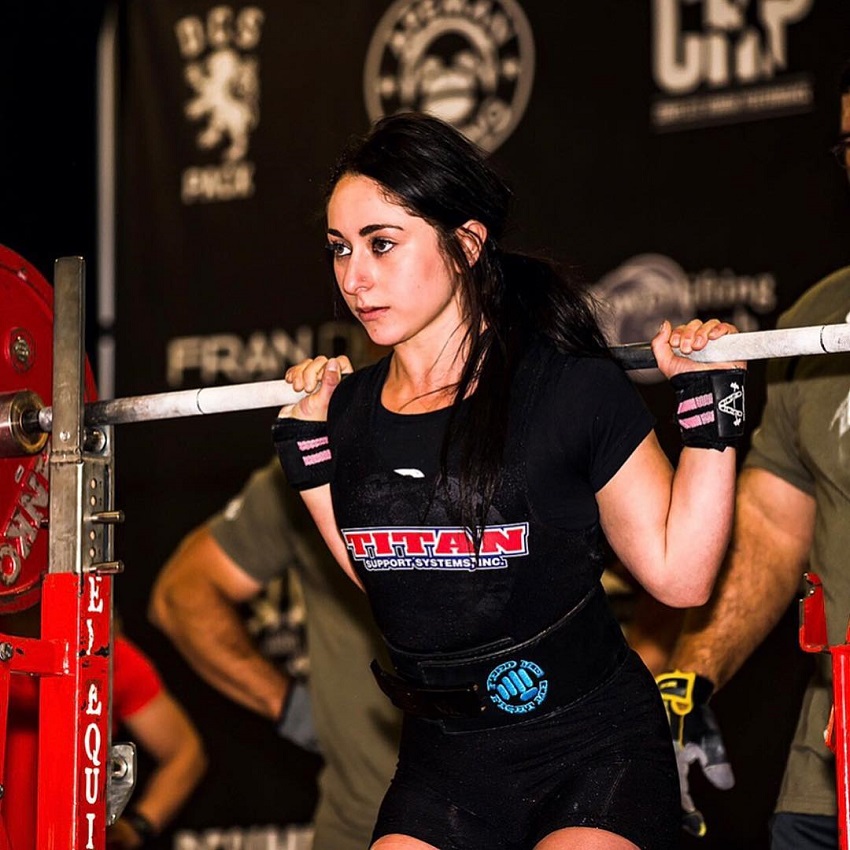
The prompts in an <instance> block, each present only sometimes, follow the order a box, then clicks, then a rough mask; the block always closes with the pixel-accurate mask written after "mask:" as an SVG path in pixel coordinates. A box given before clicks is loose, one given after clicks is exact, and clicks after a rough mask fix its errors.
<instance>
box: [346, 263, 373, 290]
mask: <svg viewBox="0 0 850 850" xmlns="http://www.w3.org/2000/svg"><path fill="white" fill-rule="evenodd" d="M370 285H371V275H370V273H369V262H368V259H367V258H364V257H355V255H354V254H351V255H350V256H349V257H348V261H347V262H346V263H345V267H344V269H343V273H342V279H341V281H340V286H341V287H342V291H343V292H345V293H346V294H347V295H355V294H356V293H358V292H360V291H361V290H363V289H368V288H369V286H370Z"/></svg>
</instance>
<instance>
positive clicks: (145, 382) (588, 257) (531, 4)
mask: <svg viewBox="0 0 850 850" xmlns="http://www.w3.org/2000/svg"><path fill="white" fill-rule="evenodd" d="M120 13H121V14H120V26H119V37H120V54H119V58H120V61H119V65H120V74H119V78H118V82H119V92H120V97H119V119H120V120H119V137H118V145H119V147H118V153H119V169H118V174H119V185H118V189H119V194H118V198H119V206H118V224H119V229H118V233H119V237H118V268H117V280H118V285H117V291H116V293H115V297H116V305H117V308H116V309H117V314H116V315H117V321H116V326H115V338H116V343H117V361H116V376H117V377H116V392H117V394H119V395H132V394H138V393H150V392H158V391H163V390H171V389H183V388H189V387H194V386H203V385H211V384H226V383H237V382H245V381H252V380H261V379H267V378H270V377H278V376H280V375H282V374H283V372H284V370H285V369H286V367H287V366H288V365H289V364H290V363H292V362H295V361H297V360H298V359H300V358H301V357H304V356H308V355H311V354H313V353H316V352H323V353H327V352H331V351H333V352H338V351H348V352H350V353H351V354H352V356H353V357H354V359H355V360H357V361H360V362H362V361H363V358H364V357H365V356H366V355H365V346H364V342H363V337H362V335H361V334H360V333H359V331H358V330H357V329H356V328H355V327H353V326H352V325H351V323H350V322H349V321H348V319H347V317H345V316H343V315H341V314H338V313H337V312H336V310H335V307H334V299H333V290H332V282H331V279H330V276H329V272H328V269H327V267H326V264H325V260H324V257H323V254H324V251H323V248H322V245H323V224H322V204H323V183H324V180H325V176H326V174H327V172H328V170H329V167H330V165H331V163H332V161H333V159H334V157H335V155H336V154H337V153H338V152H339V150H340V148H341V147H342V145H343V143H344V142H345V141H346V139H347V138H348V137H349V136H350V135H351V134H352V133H359V132H362V131H364V130H366V129H367V127H368V125H369V123H370V121H371V120H373V119H374V118H376V117H378V116H379V115H380V114H383V113H385V112H391V111H394V110H397V109H407V108H417V109H428V110H430V111H432V112H434V113H435V114H437V115H440V116H441V117H444V118H446V119H447V120H450V121H452V122H453V123H454V124H455V125H456V126H458V127H459V128H461V129H463V131H464V132H466V133H467V134H468V135H469V136H470V138H473V139H474V140H476V141H477V142H479V144H481V145H482V146H483V147H484V148H485V149H486V150H488V151H490V154H491V156H492V157H493V160H494V162H495V164H496V165H497V167H498V168H500V169H501V170H502V171H503V172H504V173H505V174H506V176H507V177H508V178H509V180H510V182H511V183H512V185H513V186H514V188H515V190H516V194H517V198H516V220H517V225H516V228H515V230H514V232H513V233H512V234H511V237H510V239H511V241H512V242H514V243H516V245H517V246H522V247H523V248H525V249H528V250H532V251H539V252H543V253H546V254H548V255H550V256H552V257H554V258H555V259H557V260H559V261H562V262H563V263H565V264H566V265H567V266H568V267H569V268H571V269H572V270H573V271H574V273H575V274H577V275H578V276H580V277H581V278H583V279H584V280H586V281H587V282H589V283H590V284H592V285H593V286H594V288H595V291H596V293H597V294H598V295H599V296H600V297H601V298H603V299H604V300H605V301H606V303H607V304H608V305H609V308H610V313H609V314H608V317H607V325H606V327H607V329H608V332H609V335H610V337H611V339H612V341H616V342H633V341H637V340H642V339H648V338H649V337H651V336H652V334H653V333H654V331H655V329H656V328H657V326H658V323H659V322H660V320H661V319H662V318H664V317H670V318H673V319H679V318H681V319H685V318H690V317H691V316H692V315H694V314H699V315H702V316H709V315H719V316H721V317H723V318H729V319H732V320H733V321H735V322H736V323H737V324H738V326H739V327H740V328H741V329H742V330H756V329H761V328H770V327H772V326H773V325H774V323H775V321H776V317H777V315H778V312H779V311H780V310H782V309H784V308H785V307H787V306H789V305H790V304H791V303H792V302H793V300H794V299H795V298H796V297H797V295H799V294H800V293H801V292H802V291H803V290H804V289H806V288H807V287H808V286H810V285H811V284H813V283H814V282H815V281H816V280H818V279H819V278H820V277H822V276H823V275H825V274H826V273H828V272H830V271H832V270H834V269H835V268H837V267H839V266H841V265H844V264H846V263H847V262H848V261H850V240H848V239H847V236H846V234H847V228H848V224H850V204H848V198H849V197H850V196H848V187H847V185H846V180H845V177H844V176H843V175H842V174H841V172H840V170H839V169H837V168H836V165H835V163H834V162H833V161H832V159H831V157H830V155H829V153H828V149H829V146H830V145H831V144H832V143H833V141H834V138H835V136H836V134H837V128H838V96H837V81H838V77H839V74H840V71H841V69H842V67H843V65H844V63H845V61H846V60H847V59H848V58H850V6H848V4H847V3H845V2H843V0H818V2H814V0H750V2H744V3H734V2H723V1H722V0H715V2H710V0H703V2H684V1H683V0H654V2H648V0H647V2H637V0H595V2H593V3H564V2H562V0H528V2H523V3H520V2H517V0H397V2H378V0H357V2H352V0H324V2H321V3H304V2H301V3H296V2H283V0H278V2H275V3H268V2H257V3H252V4H244V5H242V4H238V3H236V4H222V3H219V2H202V0H129V2H125V3H123V4H122V5H121V7H120ZM761 374H762V373H761V371H760V367H759V366H758V365H756V366H754V368H753V381H752V384H753V391H752V393H751V407H752V408H754V409H755V410H754V412H755V413H757V412H758V406H759V404H760V401H761V398H762V396H761V393H762V392H763V391H762V389H761V388H760V380H761V378H760V375H761ZM641 386H642V390H643V391H644V392H645V394H646V397H647V399H648V401H649V402H650V404H651V405H652V406H653V408H654V409H655V410H656V411H657V413H658V416H659V420H660V422H661V427H662V438H663V440H664V441H665V445H666V446H667V447H668V450H669V451H670V453H671V455H673V454H675V440H673V439H672V438H671V437H669V435H667V434H666V429H667V420H668V418H669V416H668V413H667V411H668V409H670V408H669V403H670V398H669V395H668V391H667V388H666V386H665V385H662V384H659V383H657V382H656V381H655V380H654V378H653V376H652V375H651V374H650V375H646V376H642V383H641ZM272 416H273V413H272V412H270V411H260V412H251V413H241V414H230V415H227V416H218V417H210V418H205V419H192V420H183V421H175V422H166V423H151V424H147V425H133V426H130V427H127V428H124V429H122V430H120V433H119V434H118V435H117V458H118V460H117V463H118V471H117V486H118V493H119V501H120V502H121V507H122V508H123V509H124V510H125V512H126V514H127V517H128V519H127V522H126V523H125V526H124V527H123V529H122V533H121V534H120V535H119V536H118V537H119V539H118V548H119V550H120V551H119V555H120V556H121V557H123V559H124V560H125V562H126V563H127V565H128V567H127V572H126V574H125V575H124V576H123V577H122V580H121V582H120V585H119V591H118V592H119V607H120V609H121V613H122V615H123V617H124V619H125V622H126V627H127V630H128V632H129V633H130V634H131V635H132V636H134V637H136V638H137V640H139V642H140V643H142V645H143V646H145V647H146V648H147V649H149V651H150V652H151V654H152V655H154V657H155V658H156V659H157V662H158V663H159V665H160V666H161V668H162V670H163V673H164V675H165V676H166V679H167V681H168V682H169V685H170V686H171V687H172V688H173V689H174V691H175V692H176V693H177V694H178V696H179V698H180V699H181V700H182V701H184V702H185V703H186V704H187V707H188V708H189V709H190V711H191V713H192V714H193V716H194V717H195V718H196V720H197V721H198V723H199V725H200V726H201V729H202V732H203V733H204V735H205V737H207V739H208V742H209V747H210V750H211V752H212V753H213V756H214V761H213V770H212V773H211V775H210V777H208V779H207V780H206V781H205V784H204V787H203V790H202V792H201V793H199V794H197V795H196V796H195V799H193V801H192V803H191V804H190V806H189V807H188V809H187V810H186V812H185V813H184V814H183V815H182V816H181V820H180V821H179V822H178V827H179V828H180V829H183V830H184V831H185V830H189V832H188V833H185V832H184V842H187V843H184V845H183V846H184V847H186V848H190V847H192V846H195V845H192V844H191V839H190V838H188V837H186V836H187V835H189V834H190V833H191V834H193V835H194V834H197V835H200V834H201V832H202V831H203V830H205V829H206V830H211V829H214V828H215V829H224V828H230V827H238V826H244V827H248V826H250V825H252V824H255V825H256V824H260V825H263V824H284V825H285V824H287V823H297V822H301V821H306V820H309V817H310V811H311V807H312V805H313V802H314V795H315V791H314V789H313V786H312V777H313V774H314V771H315V764H314V763H312V762H311V761H310V760H309V759H308V758H306V757H305V756H303V755H302V754H301V753H300V752H299V751H297V750H295V749H294V748H287V747H286V745H285V744H283V743H282V742H279V741H277V740H276V739H274V736H273V735H272V733H271V730H269V729H267V728H266V727H265V725H264V724H263V723H261V722H260V721H259V720H256V719H255V718H252V717H250V716H249V715H248V713H247V712H243V711H242V710H241V709H237V708H236V707H234V706H232V705H230V704H229V703H227V701H226V700H224V699H223V698H220V697H218V696H217V695H216V694H214V693H213V692H212V691H211V690H210V689H209V688H206V687H205V686H204V685H202V684H201V683H200V682H199V681H198V680H197V678H196V677H194V675H193V674H192V673H191V671H190V670H189V669H188V668H187V667H186V666H185V665H184V664H182V662H181V661H180V660H179V658H178V657H176V654H175V652H174V651H173V649H172V648H171V647H170V646H169V645H168V644H167V641H165V639H164V638H163V637H162V636H161V635H159V634H158V633H156V632H155V631H154V630H153V629H152V628H151V627H150V626H149V625H148V624H147V622H146V618H145V608H146V603H147V597H148V593H149V590H150V585H151V582H152V580H153V577H154V576H155V574H156V572H157V570H158V569H159V567H160V566H161V565H162V563H163V562H164V560H165V558H166V557H167V555H168V554H169V552H170V551H171V550H172V549H173V547H174V546H175V545H176V543H177V541H178V540H179V539H180V537H181V536H182V535H183V534H185V533H186V531H188V530H189V529H190V528H191V527H192V526H194V525H195V524H197V523H198V522H200V521H202V520H203V519H204V518H205V517H206V516H208V515H209V514H210V513H211V512H212V511H214V510H216V509H218V508H219V507H221V506H222V505H223V504H224V503H225V502H226V500H227V498H228V497H229V496H230V495H231V494H232V493H233V492H235V490H236V489H237V488H238V487H239V486H240V485H241V483H242V482H243V481H244V479H245V478H246V477H247V475H248V473H249V471H250V470H251V469H252V468H253V467H255V466H257V465H259V464H261V463H263V462H265V461H266V460H267V458H268V456H269V452H270V444H269V424H270V421H271V417H272ZM789 622H790V621H789ZM771 665H778V666H775V667H771ZM802 665H803V662H802V660H801V657H800V656H799V653H797V652H796V650H795V648H794V646H793V624H791V625H790V626H789V623H788V622H786V623H785V631H779V632H778V633H777V634H776V635H775V636H774V637H773V638H772V642H771V643H769V644H768V646H767V647H766V648H765V649H764V650H763V651H762V652H760V653H759V654H757V655H756V656H755V657H754V659H753V660H752V661H751V663H750V664H749V665H748V666H747V667H745V669H744V671H742V674H740V675H739V676H738V677H736V680H735V681H734V682H733V683H732V684H731V685H730V686H729V688H727V689H726V691H725V692H724V693H723V694H721V695H720V696H718V698H717V705H718V712H719V713H720V714H721V720H722V719H723V713H724V710H725V711H727V712H728V714H727V715H726V716H727V717H728V718H729V719H728V721H727V723H726V728H727V729H728V732H727V737H728V738H729V741H728V743H729V746H730V749H731V750H732V754H733V758H735V759H736V770H737V772H738V777H739V782H738V788H737V789H736V790H735V791H732V792H728V793H726V794H725V795H723V796H717V795H716V794H714V793H713V791H712V789H708V788H701V787H699V784H698V783H697V784H698V792H699V793H700V794H701V795H702V797H701V799H705V800H706V804H705V805H704V808H705V810H706V812H707V815H708V817H709V820H710V822H711V824H712V830H711V833H710V835H709V837H708V838H707V839H705V840H704V842H703V843H702V844H701V845H700V846H701V847H703V848H706V850H708V848H714V847H718V848H719V847H723V848H724V850H733V848H736V847H747V848H758V847H764V846H766V828H765V822H766V818H767V816H768V814H769V812H770V806H771V804H772V802H773V798H774V796H775V793H776V790H777V788H778V781H779V774H780V771H781V764H782V761H783V759H784V748H785V746H786V745H787V740H788V737H789V736H790V733H791V727H790V726H789V724H790V723H792V722H793V717H792V715H793V714H794V705H793V703H794V701H795V700H799V693H800V681H801V677H802V673H803V666H802ZM779 670H782V671H783V672H782V674H781V676H780V674H779V672H778V671H779ZM364 675H366V673H365V671H364ZM774 677H779V678H774ZM777 681H778V682H783V683H784V684H780V685H778V686H777V685H776V682H777ZM771 682H772V683H773V684H772V685H771V686H770V687H771V688H772V689H773V691H774V692H775V691H776V689H777V687H778V689H779V693H778V694H776V693H773V694H772V696H771V698H770V699H769V700H766V699H764V698H763V693H764V691H763V690H761V689H762V687H765V688H766V687H767V685H768V683H771ZM726 694H728V696H727V695H726ZM742 700H743V701H744V702H745V703H746V704H748V710H747V712H746V714H747V717H741V716H740V715H739V714H736V713H734V706H735V705H736V704H737V703H739V702H741V701H742ZM724 707H725V708H724ZM780 708H781V710H779V709H780ZM760 724H764V725H766V726H767V727H768V728H767V729H761V728H759V725H760ZM234 728H238V729H239V730H240V734H239V735H238V736H234V735H233V734H232V730H233V729H234ZM752 740H757V741H758V742H759V745H758V749H757V750H754V748H753V745H752V743H750V742H751V741H752ZM192 830H195V831H196V832H192ZM200 840H201V839H200V838H199V839H198V841H200ZM223 840H224V839H222V841H223ZM196 846H198V847H200V846H204V847H218V846H222V847H224V846H227V845H225V844H224V843H222V844H220V845H219V844H217V843H214V841H213V839H209V841H208V843H207V844H200V843H198V844H197V845H196Z"/></svg>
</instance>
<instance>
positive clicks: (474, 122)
mask: <svg viewBox="0 0 850 850" xmlns="http://www.w3.org/2000/svg"><path fill="white" fill-rule="evenodd" d="M533 78H534V40H533V38H532V33H531V27H530V26H529V23H528V19H527V18H526V16H525V13H524V12H523V10H522V8H521V7H520V5H519V3H517V2H516V0H486V2H482V0H397V2H395V3H393V5H392V6H390V8H389V9H388V10H387V11H386V12H385V14H384V16H383V17H382V18H381V20H380V21H379V23H378V25H377V27H376V28H375V33H374V35H373V36H372V41H371V43H370V45H369V52H368V54H367V56H366V65H365V68H364V72H363V87H364V95H365V98H366V110H367V112H368V113H369V118H370V119H371V120H372V121H375V120H377V119H378V118H381V117H382V116H384V115H392V114H394V113H396V112H402V111H405V110H416V111H422V112H428V113H430V114H431V115H435V116H436V117H437V118H442V119H443V120H444V121H447V122H448V123H449V124H451V125H452V126H454V127H456V128H457V129H458V130H460V131H461V132H462V133H463V134H464V135H465V136H466V137H467V138H468V139H470V140H471V141H473V142H475V143H476V144H478V145H480V146H481V147H482V148H483V149H484V150H486V151H488V152H490V153H492V152H493V151H494V150H495V149H496V148H497V147H499V145H501V144H502V143H503V142H504V141H505V139H507V138H508V136H510V134H511V133H512V132H513V130H514V128H515V127H516V126H517V124H518V123H519V121H520V119H521V118H522V116H523V113H524V112H525V108H526V106H527V105H528V99H529V96H530V94H531V84H532V80H533Z"/></svg>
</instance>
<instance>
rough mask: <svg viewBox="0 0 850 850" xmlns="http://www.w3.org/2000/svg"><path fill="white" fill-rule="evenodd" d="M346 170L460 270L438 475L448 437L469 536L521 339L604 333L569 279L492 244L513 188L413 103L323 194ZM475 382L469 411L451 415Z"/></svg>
mask: <svg viewBox="0 0 850 850" xmlns="http://www.w3.org/2000/svg"><path fill="white" fill-rule="evenodd" d="M346 174H355V175H362V176H364V177H369V178H371V179H372V180H375V181H376V182H377V183H379V184H380V185H381V186H382V187H383V188H384V189H385V190H386V192H387V196H388V199H389V200H391V201H393V202H394V203H398V204H399V205H400V206H401V207H403V208H404V209H405V210H406V211H407V212H408V213H409V214H411V215H415V216H418V217H420V218H422V219H424V220H425V221H427V222H428V223H429V224H430V225H431V226H432V227H433V228H434V229H435V231H436V232H437V236H438V240H439V244H440V247H441V250H442V251H443V253H444V255H445V257H446V258H447V260H448V261H449V262H450V263H451V265H452V266H453V267H454V268H457V269H460V270H461V271H460V273H459V275H458V277H459V280H458V284H459V286H460V291H461V296H462V306H463V309H464V311H465V316H464V318H465V319H466V320H467V325H468V327H467V330H466V336H465V339H464V342H465V345H466V351H467V352H468V354H467V359H466V362H465V365H464V367H463V370H462V372H461V376H460V379H459V381H458V383H457V386H456V387H455V388H454V389H455V397H454V403H453V412H452V416H451V420H450V423H449V428H448V431H447V433H446V439H445V441H444V444H443V448H442V473H443V474H442V479H443V482H444V483H446V484H447V482H448V472H447V469H448V455H449V447H450V446H457V447H458V448H459V451H460V455H459V456H460V470H461V471H460V480H459V484H460V497H459V503H458V504H456V505H455V508H456V510H457V518H458V520H459V521H460V522H462V523H463V524H464V525H465V526H467V527H468V528H469V529H470V531H471V532H472V534H473V537H474V539H475V540H476V541H477V540H478V539H479V535H480V533H481V531H482V529H483V526H484V524H485V520H486V517H487V513H488V511H489V508H490V505H491V503H492V501H493V497H494V494H495V492H496V488H497V486H498V483H499V478H500V475H501V467H502V457H503V453H504V447H505V440H506V438H507V428H508V415H509V413H510V389H511V378H512V376H513V374H514V372H515V370H516V368H517V365H518V363H519V360H520V358H521V356H522V353H523V351H524V350H525V348H526V347H527V345H528V343H529V341H530V340H531V339H532V338H533V337H534V336H535V335H542V336H545V337H548V338H549V339H551V340H552V341H553V342H554V344H555V345H556V346H557V347H558V348H559V349H560V350H562V351H564V352H574V353H583V354H591V355H597V356H603V355H605V354H606V353H607V348H606V345H605V340H604V338H603V336H602V333H601V331H600V329H599V326H598V324H597V322H596V319H595V316H594V313H593V310H592V309H591V306H590V304H589V302H588V300H587V298H586V296H585V295H584V293H583V292H581V290H580V289H579V287H578V286H577V285H576V284H574V283H573V282H571V281H570V280H568V279H567V278H565V277H564V276H563V275H561V274H560V273H559V272H558V270H557V269H556V268H555V266H554V265H553V264H551V263H549V262H548V261H545V260H542V259H539V258H536V257H530V256H526V255H522V254H517V253H509V252H505V251H503V250H502V249H501V248H500V247H499V240H500V239H501V238H502V236H503V234H504V232H505V227H506V224H507V220H508V211H509V206H510V201H511V191H510V189H509V188H508V186H507V184H506V183H505V182H504V181H503V180H502V178H501V177H500V176H499V175H498V174H497V173H496V172H495V171H494V169H493V168H492V167H491V166H490V164H489V163H488V162H487V160H486V158H485V154H484V153H483V151H481V150H480V149H479V148H477V147H476V146H475V145H474V144H472V143H471V142H470V141H469V140H468V139H466V138H465V137H464V136H463V135H462V134H461V133H459V132H458V131H457V130H455V129H454V128H453V127H452V126H451V125H449V124H446V123H445V122H443V121H440V120H439V119H437V118H434V117H432V116H429V115H425V114H421V113H413V112H405V113H400V114H397V115H392V116H388V117H386V118H382V119H381V120H380V121H378V122H377V123H376V124H375V125H374V126H373V127H372V129H371V131H370V132H369V133H368V134H367V135H366V136H365V137H362V138H358V139H355V140H353V141H352V142H351V143H350V144H349V146H348V147H347V148H346V149H345V151H344V152H343V154H342V156H341V157H340V158H339V160H338V161H337V163H336V165H335V166H334V168H333V171H332V172H331V178H330V183H329V186H328V197H330V194H331V192H332V191H333V188H334V187H335V186H336V184H337V183H338V182H339V180H340V179H341V178H342V177H344V176H345V175H346ZM470 220H474V221H479V222H481V223H482V224H483V225H485V227H486V228H487V239H486V241H485V242H484V243H483V244H482V245H481V246H480V248H481V250H480V253H479V256H478V259H477V261H476V262H475V263H474V264H472V265H470V263H469V260H468V257H467V254H466V251H465V249H464V245H463V242H462V241H461V238H460V235H459V231H460V230H461V229H462V228H463V225H464V224H466V223H467V222H468V221H470ZM467 235H471V236H473V238H474V234H469V233H468V232H467ZM472 387H474V388H475V392H473V393H472V394H471V395H470V397H469V401H468V407H467V413H466V415H464V416H462V417H460V416H457V412H458V409H459V405H460V403H461V401H462V400H463V399H464V398H466V396H467V394H468V392H469V390H470V388H472ZM482 434H484V435H486V438H484V439H482V437H481V435H482Z"/></svg>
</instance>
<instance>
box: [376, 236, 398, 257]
mask: <svg viewBox="0 0 850 850" xmlns="http://www.w3.org/2000/svg"><path fill="white" fill-rule="evenodd" d="M393 245H395V242H393V241H392V240H390V239H383V238H381V237H380V236H378V237H376V238H375V239H373V240H372V250H373V251H374V252H375V253H376V254H386V253H387V251H389V250H391V249H392V247H393Z"/></svg>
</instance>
